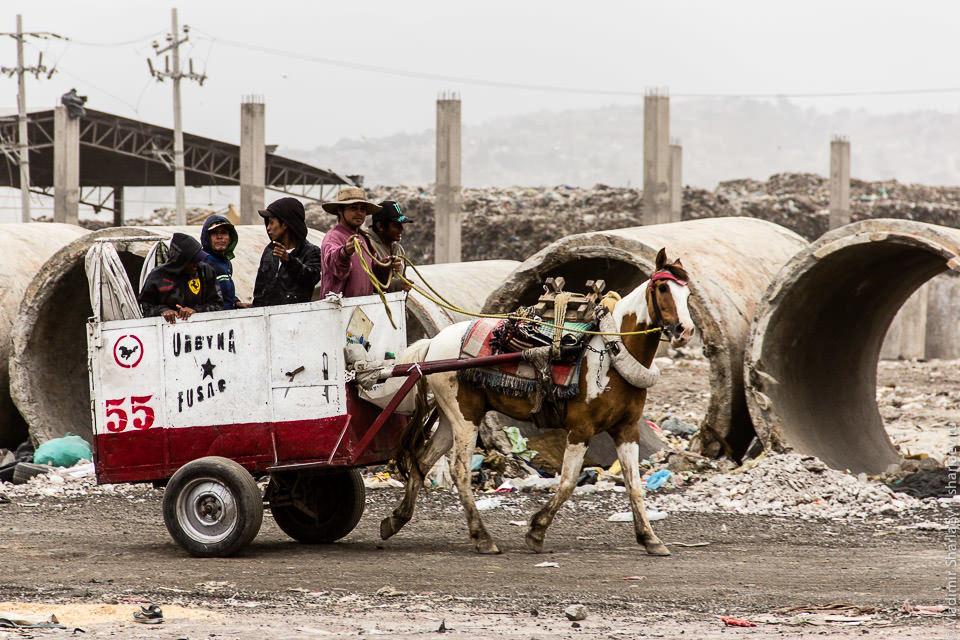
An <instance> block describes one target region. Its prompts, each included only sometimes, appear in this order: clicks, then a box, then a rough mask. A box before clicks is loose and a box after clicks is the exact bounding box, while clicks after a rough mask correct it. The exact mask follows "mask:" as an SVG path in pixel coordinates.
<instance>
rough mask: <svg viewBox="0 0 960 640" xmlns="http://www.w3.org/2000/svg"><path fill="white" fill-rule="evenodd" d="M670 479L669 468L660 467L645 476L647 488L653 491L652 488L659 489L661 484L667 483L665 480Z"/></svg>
mask: <svg viewBox="0 0 960 640" xmlns="http://www.w3.org/2000/svg"><path fill="white" fill-rule="evenodd" d="M669 479H670V470H669V469H660V471H657V472H656V473H651V474H650V475H649V476H648V477H647V489H649V490H651V491H653V490H654V489H659V488H660V487H662V486H663V485H665V484H667V480H669Z"/></svg>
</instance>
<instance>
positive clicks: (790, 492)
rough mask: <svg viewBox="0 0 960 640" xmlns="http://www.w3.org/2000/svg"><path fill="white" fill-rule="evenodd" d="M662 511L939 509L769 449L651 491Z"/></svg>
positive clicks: (861, 513)
mask: <svg viewBox="0 0 960 640" xmlns="http://www.w3.org/2000/svg"><path fill="white" fill-rule="evenodd" d="M648 502H649V504H650V508H653V509H659V510H663V511H668V512H672V511H697V512H701V513H712V512H717V511H726V512H734V513H742V514H751V515H775V516H800V517H801V518H832V519H848V518H850V519H859V520H867V519H871V520H872V519H876V518H881V517H884V516H894V515H898V514H903V513H905V512H908V511H915V510H921V509H930V508H935V506H936V505H935V502H934V501H921V500H918V499H917V498H914V497H912V496H909V495H905V494H902V493H894V492H893V491H891V490H890V488H889V487H887V486H886V485H884V484H881V483H879V482H876V481H873V480H870V479H868V478H867V477H866V476H865V475H860V476H855V475H852V474H849V473H844V472H842V471H837V470H835V469H830V468H829V467H827V466H826V465H825V464H823V462H821V461H820V460H819V459H817V458H815V457H812V456H804V455H801V454H799V453H786V454H773V453H768V454H766V455H764V456H762V457H760V458H758V459H756V460H754V461H750V462H748V463H747V464H745V465H744V466H742V467H740V468H739V469H736V470H735V471H734V472H732V473H727V474H717V475H714V476H711V477H709V478H707V479H706V480H704V481H703V482H700V483H698V484H696V485H694V486H692V487H690V488H689V489H686V490H685V491H684V492H682V493H674V494H668V495H663V494H653V493H651V494H650V495H649V499H648Z"/></svg>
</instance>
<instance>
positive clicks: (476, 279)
mask: <svg viewBox="0 0 960 640" xmlns="http://www.w3.org/2000/svg"><path fill="white" fill-rule="evenodd" d="M519 265H520V263H519V262H517V261H516V260H478V261H476V262H456V263H449V264H428V265H423V266H421V265H417V269H418V270H419V271H420V273H421V274H422V275H423V277H424V278H425V279H426V280H427V282H429V283H430V285H432V286H433V288H435V289H436V290H437V292H438V293H440V295H442V296H443V297H444V298H446V299H447V301H449V302H451V303H453V306H456V307H460V308H461V309H465V310H467V311H473V312H478V311H480V309H481V308H482V307H483V304H484V302H485V301H486V299H487V296H488V295H490V292H491V291H493V290H494V289H495V288H496V287H499V286H500V285H501V284H503V282H504V281H505V280H506V279H507V276H508V275H509V274H510V272H512V271H513V270H514V269H516V268H517V267H518V266H519ZM407 276H408V277H409V278H410V279H411V280H413V281H414V282H416V283H417V284H418V285H420V286H424V285H423V280H421V279H420V278H419V277H417V274H416V273H415V272H414V271H413V269H409V268H408V269H407ZM424 288H425V289H427V290H428V291H429V289H428V288H427V287H424ZM431 295H432V292H431ZM470 318H471V316H468V315H465V314H462V313H458V312H456V311H451V310H449V309H446V308H444V307H442V306H440V305H439V304H437V303H435V302H433V301H431V300H429V299H427V298H425V297H424V296H422V295H421V294H419V293H417V292H416V291H411V292H410V296H409V297H408V298H407V341H408V343H410V344H412V343H413V342H414V341H416V340H419V339H421V338H430V337H433V336H435V335H436V334H437V333H439V331H440V330H441V329H443V328H444V327H448V326H450V325H451V324H456V323H457V322H462V321H464V320H469V319H470Z"/></svg>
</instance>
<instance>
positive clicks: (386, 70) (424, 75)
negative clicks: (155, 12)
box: [194, 27, 960, 98]
mask: <svg viewBox="0 0 960 640" xmlns="http://www.w3.org/2000/svg"><path fill="white" fill-rule="evenodd" d="M194 31H197V32H198V33H202V34H203V35H205V36H206V37H208V38H210V40H212V41H214V42H219V43H221V44H224V45H227V46H231V47H236V48H239V49H247V50H249V51H257V52H260V53H267V54H270V55H275V56H280V57H284V58H291V59H295V60H303V61H306V62H316V63H319V64H326V65H330V66H336V67H343V68H346V69H353V70H356V71H367V72H370V73H381V74H385V75H392V76H399V77H404V78H416V79H419V80H436V81H440V82H453V83H460V84H470V85H477V86H484V87H495V88H500V89H520V90H527V91H544V92H549V93H568V94H584V95H608V96H625V97H643V96H644V95H646V92H645V91H625V90H622V89H604V88H586V87H563V86H557V85H545V84H531V83H523V82H506V81H502V80H487V79H484V78H470V77H466V76H454V75H447V74H441V73H431V72H423V71H410V70H406V69H398V68H395V67H383V66H379V65H373V64H367V63H362V62H353V61H350V60H342V59H337V58H327V57H324V56H315V55H310V54H305V53H298V52H296V51H287V50H284V49H277V48H274V47H265V46H262V45H258V44H251V43H249V42H241V41H239V40H231V39H229V38H220V37H218V36H215V35H213V34H211V33H207V32H205V31H202V30H201V29H197V28H196V27H194ZM937 93H960V87H941V88H921V89H879V90H866V91H836V92H822V91H821V92H773V93H749V92H747V93H699V92H697V93H672V92H671V94H670V95H671V96H672V97H674V98H842V97H857V96H891V95H919V94H937Z"/></svg>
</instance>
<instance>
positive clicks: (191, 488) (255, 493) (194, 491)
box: [163, 456, 263, 557]
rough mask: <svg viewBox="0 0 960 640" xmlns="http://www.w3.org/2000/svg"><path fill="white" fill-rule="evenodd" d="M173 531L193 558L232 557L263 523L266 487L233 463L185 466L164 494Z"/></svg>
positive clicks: (165, 514)
mask: <svg viewBox="0 0 960 640" xmlns="http://www.w3.org/2000/svg"><path fill="white" fill-rule="evenodd" d="M163 521H164V522H165V523H166V525H167V531H169V532H170V535H171V536H172V537H173V539H174V540H175V541H176V543H177V544H179V545H180V546H181V547H183V548H184V549H186V550H187V552H188V553H189V554H190V555H192V556H197V557H218V556H229V555H231V554H234V553H236V552H237V551H240V550H241V549H242V548H243V547H245V546H247V545H248V544H249V543H250V541H251V540H253V538H254V537H255V536H256V535H257V532H258V531H260V524H261V523H262V522H263V498H262V496H261V495H260V488H259V487H258V486H257V483H256V481H255V480H254V479H253V476H251V475H250V474H249V473H248V472H247V470H246V469H244V468H243V467H241V466H240V465H239V464H237V463H236V462H234V461H233V460H229V459H227V458H220V457H217V456H210V457H207V458H199V459H197V460H194V461H192V462H188V463H187V464H185V465H183V466H182V467H180V469H178V470H177V472H176V473H175V474H173V477H172V478H170V482H168V483H167V488H166V490H165V491H164V492H163Z"/></svg>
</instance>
